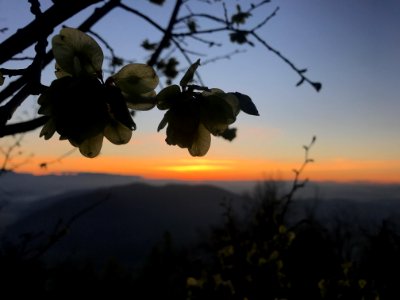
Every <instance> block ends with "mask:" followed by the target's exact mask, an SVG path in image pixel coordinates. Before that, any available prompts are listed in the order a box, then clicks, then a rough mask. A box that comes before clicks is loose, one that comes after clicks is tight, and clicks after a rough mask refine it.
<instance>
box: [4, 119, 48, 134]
mask: <svg viewBox="0 0 400 300" xmlns="http://www.w3.org/2000/svg"><path fill="white" fill-rule="evenodd" d="M48 120H49V117H47V116H41V117H38V118H36V119H33V120H29V121H26V122H20V123H16V124H10V125H6V126H4V127H3V128H0V138H1V137H4V136H7V135H14V134H17V133H22V132H27V131H31V130H35V129H36V128H39V127H40V126H43V125H44V124H46V122H47V121H48Z"/></svg>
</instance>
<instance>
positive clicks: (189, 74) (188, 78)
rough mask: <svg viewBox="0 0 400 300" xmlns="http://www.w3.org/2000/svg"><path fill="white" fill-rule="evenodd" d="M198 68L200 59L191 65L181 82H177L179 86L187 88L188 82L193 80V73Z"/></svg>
mask: <svg viewBox="0 0 400 300" xmlns="http://www.w3.org/2000/svg"><path fill="white" fill-rule="evenodd" d="M199 66H200V59H198V60H197V61H196V62H195V63H194V64H192V65H191V66H190V67H189V69H188V70H187V71H186V73H185V75H183V77H182V79H181V81H180V82H179V85H180V86H187V85H188V83H189V82H190V81H192V80H193V77H194V73H195V72H196V70H197V68H198V67H199Z"/></svg>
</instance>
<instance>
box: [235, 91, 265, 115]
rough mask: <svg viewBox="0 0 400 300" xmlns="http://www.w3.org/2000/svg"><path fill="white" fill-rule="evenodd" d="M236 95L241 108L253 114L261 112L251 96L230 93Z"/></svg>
mask: <svg viewBox="0 0 400 300" xmlns="http://www.w3.org/2000/svg"><path fill="white" fill-rule="evenodd" d="M230 94H232V95H234V96H235V97H236V98H238V100H239V105H240V109H241V110H242V111H243V112H245V113H246V114H249V115H253V116H259V115H260V114H259V113H258V110H257V107H256V106H255V104H254V103H253V101H252V100H251V98H250V97H249V96H247V95H244V94H241V93H238V92H235V93H230Z"/></svg>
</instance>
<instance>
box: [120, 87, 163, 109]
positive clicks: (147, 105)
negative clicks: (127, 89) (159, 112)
mask: <svg viewBox="0 0 400 300" xmlns="http://www.w3.org/2000/svg"><path fill="white" fill-rule="evenodd" d="M122 95H123V96H124V98H125V100H126V104H127V105H128V107H129V108H130V109H134V110H150V109H152V108H153V107H154V106H156V92H155V91H151V92H149V93H145V94H142V95H138V96H136V97H131V96H130V95H128V94H125V93H122Z"/></svg>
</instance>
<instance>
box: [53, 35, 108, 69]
mask: <svg viewBox="0 0 400 300" xmlns="http://www.w3.org/2000/svg"><path fill="white" fill-rule="evenodd" d="M52 46H53V54H54V57H55V59H56V62H57V64H58V65H59V66H60V67H61V69H62V70H64V71H65V72H67V73H69V74H71V75H74V76H80V75H84V74H86V75H97V76H98V75H99V74H101V67H102V64H103V59H104V56H103V51H102V50H101V48H100V46H99V44H97V42H96V41H95V40H94V39H93V38H91V37H90V36H89V35H87V34H86V33H83V32H82V31H80V30H78V29H74V28H63V29H61V31H60V34H58V35H56V36H54V37H53V39H52Z"/></svg>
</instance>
